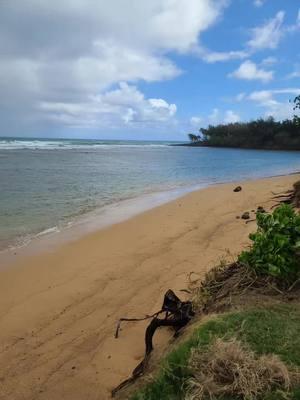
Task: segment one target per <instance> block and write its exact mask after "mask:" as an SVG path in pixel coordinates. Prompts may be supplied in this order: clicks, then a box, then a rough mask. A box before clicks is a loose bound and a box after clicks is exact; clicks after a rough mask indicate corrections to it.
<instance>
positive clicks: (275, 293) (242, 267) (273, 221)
mask: <svg viewBox="0 0 300 400" xmlns="http://www.w3.org/2000/svg"><path fill="white" fill-rule="evenodd" d="M298 186H299V185H297V183H296V184H295V185H294V189H293V190H290V191H288V192H287V193H283V194H280V195H279V196H280V198H282V201H283V203H284V204H279V205H276V206H277V207H276V209H275V210H274V211H273V212H270V213H267V212H265V211H257V213H256V222H257V231H256V232H255V233H252V234H250V239H251V241H252V244H251V245H250V246H249V249H248V250H245V251H243V252H242V253H241V254H240V255H239V256H238V258H237V260H236V261H234V262H233V263H231V264H226V263H221V264H220V265H219V266H216V267H215V268H214V269H213V270H211V271H209V272H208V273H207V274H206V276H205V278H204V280H194V281H191V282H190V287H189V291H190V294H191V299H192V302H193V304H194V309H195V312H196V315H198V317H199V321H198V322H196V323H195V325H196V328H194V330H193V333H192V334H188V335H186V337H185V339H184V340H182V341H181V343H180V344H179V345H178V346H177V347H176V348H175V349H174V350H173V351H171V352H170V353H169V355H168V356H167V357H166V358H165V359H164V360H163V361H162V362H161V365H160V368H159V372H158V373H157V374H156V376H155V378H154V379H153V378H152V381H151V382H150V383H147V384H146V385H145V386H144V387H143V388H142V389H139V390H138V391H137V392H136V393H135V394H134V395H133V397H131V399H132V400H154V399H158V398H159V399H161V400H169V399H177V400H205V399H216V400H238V399H244V400H254V399H263V400H274V399H278V400H283V399H290V400H296V399H299V398H300V369H299V368H300V339H299V329H300V302H299V289H300V288H299V283H300V257H299V256H300V253H299V249H300V216H299V214H298V212H296V211H295V209H294V206H295V203H294V199H295V197H297V196H296V193H297V191H299V190H298ZM287 198H288V199H289V201H290V203H291V204H287V201H286V199H287ZM291 199H292V200H291ZM226 309H227V310H228V311H227V312H225V313H224V310H226ZM212 313H213V314H215V313H219V314H220V313H221V315H219V316H218V317H216V316H211V317H210V318H209V319H208V321H207V320H206V322H205V323H201V316H203V315H204V314H206V315H210V314H212Z"/></svg>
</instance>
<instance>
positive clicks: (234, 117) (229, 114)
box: [224, 110, 241, 124]
mask: <svg viewBox="0 0 300 400" xmlns="http://www.w3.org/2000/svg"><path fill="white" fill-rule="evenodd" d="M240 120H241V118H240V116H239V115H238V114H237V113H235V112H234V111H232V110H228V111H226V113H225V118H224V123H225V124H234V123H235V122H239V121H240Z"/></svg>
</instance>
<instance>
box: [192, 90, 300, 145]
mask: <svg viewBox="0 0 300 400" xmlns="http://www.w3.org/2000/svg"><path fill="white" fill-rule="evenodd" d="M299 109H300V95H299V96H297V97H296V98H295V99H294V110H295V111H297V110H299ZM199 131H200V133H201V135H194V134H191V133H190V134H188V136H189V140H190V142H191V143H192V145H196V146H214V147H238V148H254V149H278V150H279V149H280V150H300V118H299V116H297V115H295V116H294V118H293V119H286V120H284V121H275V119H274V118H273V117H269V118H267V119H263V118H259V119H257V120H254V121H250V122H235V123H229V124H219V125H216V126H212V125H209V126H208V128H200V129H199Z"/></svg>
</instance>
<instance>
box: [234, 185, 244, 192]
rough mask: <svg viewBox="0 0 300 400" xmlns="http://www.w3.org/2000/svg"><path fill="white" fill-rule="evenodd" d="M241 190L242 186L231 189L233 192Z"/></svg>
mask: <svg viewBox="0 0 300 400" xmlns="http://www.w3.org/2000/svg"><path fill="white" fill-rule="evenodd" d="M241 190H242V186H237V187H236V188H235V189H233V191H234V192H240V191H241Z"/></svg>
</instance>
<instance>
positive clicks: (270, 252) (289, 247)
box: [239, 204, 300, 283]
mask: <svg viewBox="0 0 300 400" xmlns="http://www.w3.org/2000/svg"><path fill="white" fill-rule="evenodd" d="M256 219H257V225H258V229H257V232H256V233H252V234H250V235H249V237H250V239H251V240H252V241H253V244H252V246H251V248H250V250H249V251H243V252H242V253H241V255H240V256H239V261H240V262H243V263H245V264H247V265H249V266H250V267H252V268H254V269H255V271H256V273H257V274H266V275H270V276H272V277H275V278H280V279H281V280H283V281H284V282H286V283H291V282H293V281H295V280H296V279H297V278H299V276H300V258H299V255H300V216H299V215H298V214H296V212H295V211H294V210H293V208H292V207H291V206H289V205H286V204H283V205H281V206H279V207H278V208H276V209H275V211H274V212H273V213H272V214H263V213H258V214H257V217H256Z"/></svg>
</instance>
